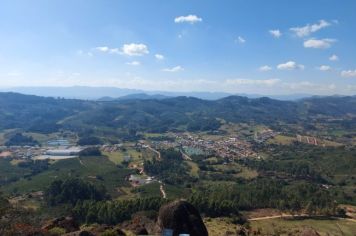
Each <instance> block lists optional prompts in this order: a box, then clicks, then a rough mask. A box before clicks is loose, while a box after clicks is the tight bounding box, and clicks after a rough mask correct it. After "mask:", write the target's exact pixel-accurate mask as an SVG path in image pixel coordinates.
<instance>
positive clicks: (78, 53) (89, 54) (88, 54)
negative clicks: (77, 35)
mask: <svg viewBox="0 0 356 236" xmlns="http://www.w3.org/2000/svg"><path fill="white" fill-rule="evenodd" d="M77 55H79V56H88V57H92V56H93V53H92V52H84V51H83V50H78V51H77Z"/></svg>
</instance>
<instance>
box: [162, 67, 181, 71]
mask: <svg viewBox="0 0 356 236" xmlns="http://www.w3.org/2000/svg"><path fill="white" fill-rule="evenodd" d="M182 70H184V68H183V67H181V66H175V67H172V68H165V69H163V70H162V71H165V72H178V71H182Z"/></svg>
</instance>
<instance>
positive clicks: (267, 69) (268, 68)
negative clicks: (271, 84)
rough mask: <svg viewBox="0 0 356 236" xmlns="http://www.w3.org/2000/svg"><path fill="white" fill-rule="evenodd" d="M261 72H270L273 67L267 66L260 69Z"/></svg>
mask: <svg viewBox="0 0 356 236" xmlns="http://www.w3.org/2000/svg"><path fill="white" fill-rule="evenodd" d="M259 70H260V71H270V70H272V67H270V66H267V65H265V66H261V67H260V68H259Z"/></svg>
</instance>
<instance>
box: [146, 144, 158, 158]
mask: <svg viewBox="0 0 356 236" xmlns="http://www.w3.org/2000/svg"><path fill="white" fill-rule="evenodd" d="M147 148H148V149H150V150H151V151H152V152H154V153H156V154H157V158H158V159H159V160H161V153H160V152H159V151H157V150H156V149H153V148H152V147H151V146H149V145H147Z"/></svg>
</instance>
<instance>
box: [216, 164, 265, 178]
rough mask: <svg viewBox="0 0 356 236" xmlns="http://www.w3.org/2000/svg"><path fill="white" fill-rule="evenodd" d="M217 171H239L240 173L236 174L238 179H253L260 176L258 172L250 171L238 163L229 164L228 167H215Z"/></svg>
mask: <svg viewBox="0 0 356 236" xmlns="http://www.w3.org/2000/svg"><path fill="white" fill-rule="evenodd" d="M213 166H214V167H215V168H216V169H218V170H221V172H224V171H229V170H237V171H239V173H237V174H235V176H236V177H242V178H245V179H253V178H256V177H257V176H258V173H257V171H255V170H252V169H249V168H247V167H244V166H241V165H239V164H237V163H229V164H228V165H213Z"/></svg>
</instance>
